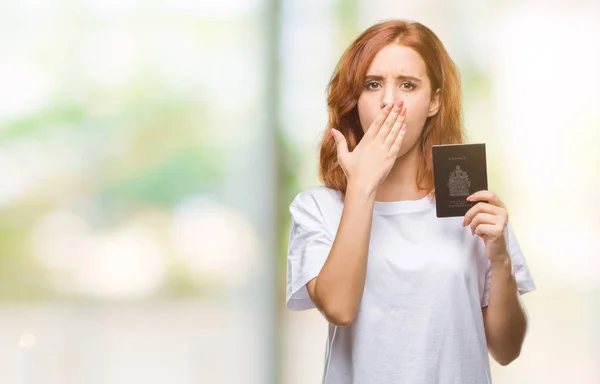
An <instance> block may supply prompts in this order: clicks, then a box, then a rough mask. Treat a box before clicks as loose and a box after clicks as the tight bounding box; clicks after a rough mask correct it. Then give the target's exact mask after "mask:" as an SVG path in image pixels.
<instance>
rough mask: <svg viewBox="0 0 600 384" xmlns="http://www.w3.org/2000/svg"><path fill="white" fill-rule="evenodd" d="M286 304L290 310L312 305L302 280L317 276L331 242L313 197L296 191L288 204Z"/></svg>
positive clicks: (312, 306) (306, 280)
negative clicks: (292, 199) (289, 218)
mask: <svg viewBox="0 0 600 384" xmlns="http://www.w3.org/2000/svg"><path fill="white" fill-rule="evenodd" d="M289 209H290V214H291V223H290V234H289V242H288V251H287V283H286V305H287V307H288V308H289V309H293V310H306V309H311V308H314V307H315V306H314V304H313V302H312V300H311V299H310V297H309V295H308V290H307V289H306V284H307V283H308V282H309V281H311V280H312V279H314V278H315V277H317V276H318V274H319V272H320V271H321V268H322V267H323V265H324V264H325V261H326V260H327V256H328V255H329V251H330V250H331V246H332V244H333V240H332V238H331V236H330V232H329V230H328V228H327V226H326V225H325V222H324V217H323V215H322V213H321V210H320V209H319V206H318V204H317V202H316V200H315V198H314V197H313V196H311V195H306V194H299V195H298V196H296V198H295V199H294V201H292V203H291V204H290V207H289Z"/></svg>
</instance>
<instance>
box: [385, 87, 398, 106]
mask: <svg viewBox="0 0 600 384" xmlns="http://www.w3.org/2000/svg"><path fill="white" fill-rule="evenodd" d="M396 91H397V89H396V87H393V86H391V87H390V86H386V87H385V89H384V91H383V96H382V98H381V108H383V107H385V106H386V105H388V104H393V103H397V102H399V101H401V100H400V97H399V95H398V93H397V92H396Z"/></svg>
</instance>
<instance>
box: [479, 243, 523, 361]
mask: <svg viewBox="0 0 600 384" xmlns="http://www.w3.org/2000/svg"><path fill="white" fill-rule="evenodd" d="M491 268H492V273H491V282H490V296H489V300H488V306H487V307H486V308H484V311H483V315H484V323H485V332H486V339H487V343H488V348H489V351H490V354H491V355H492V356H493V357H494V359H495V360H496V361H497V362H498V363H499V364H501V365H507V364H509V363H511V362H512V361H513V360H514V359H516V358H517V357H518V356H519V354H520V352H521V346H522V345H523V340H524V339H525V332H526V329H527V318H526V315H525V312H524V310H523V308H522V306H521V303H520V301H519V295H518V292H517V285H516V282H515V279H514V277H513V275H512V265H511V260H510V256H509V255H506V258H505V259H504V260H503V261H498V262H492V266H491Z"/></svg>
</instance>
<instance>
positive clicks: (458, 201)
mask: <svg viewBox="0 0 600 384" xmlns="http://www.w3.org/2000/svg"><path fill="white" fill-rule="evenodd" d="M432 155H433V179H434V187H435V202H436V213H437V217H456V216H464V215H465V213H467V211H468V210H469V209H470V208H471V207H472V206H474V205H475V204H477V201H475V202H470V201H467V197H468V196H470V195H472V194H473V193H475V192H477V191H481V190H487V189H488V183H487V166H486V156H485V144H443V145H434V146H433V147H432Z"/></svg>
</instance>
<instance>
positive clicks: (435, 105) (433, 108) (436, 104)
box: [427, 88, 441, 117]
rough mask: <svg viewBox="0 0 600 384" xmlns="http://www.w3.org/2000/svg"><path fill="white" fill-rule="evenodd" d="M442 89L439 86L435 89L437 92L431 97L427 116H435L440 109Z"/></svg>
mask: <svg viewBox="0 0 600 384" xmlns="http://www.w3.org/2000/svg"><path fill="white" fill-rule="evenodd" d="M440 92H441V91H440V89H439V88H438V89H437V90H436V91H435V94H434V95H433V97H432V98H431V101H430V102H429V112H427V117H431V116H435V114H436V113H438V111H439V110H440V105H441V104H440Z"/></svg>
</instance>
